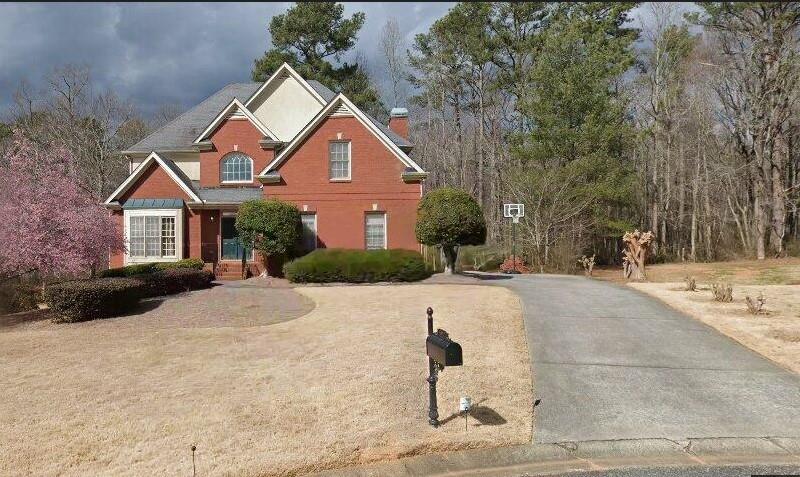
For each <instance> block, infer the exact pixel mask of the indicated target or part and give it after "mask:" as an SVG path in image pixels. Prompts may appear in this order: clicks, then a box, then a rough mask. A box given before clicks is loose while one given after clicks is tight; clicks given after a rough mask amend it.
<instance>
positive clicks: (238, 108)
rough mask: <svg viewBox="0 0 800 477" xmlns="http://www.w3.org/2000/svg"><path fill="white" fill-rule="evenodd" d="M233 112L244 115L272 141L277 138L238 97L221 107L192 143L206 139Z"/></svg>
mask: <svg viewBox="0 0 800 477" xmlns="http://www.w3.org/2000/svg"><path fill="white" fill-rule="evenodd" d="M234 114H241V115H242V116H244V117H245V118H246V119H248V120H249V121H250V124H252V125H253V126H255V127H256V129H258V130H259V132H261V134H263V135H264V136H266V137H267V138H269V139H271V140H273V141H277V140H278V137H277V136H276V135H275V133H273V132H272V131H270V130H269V128H268V127H267V126H265V125H264V124H262V123H261V121H259V120H258V118H256V117H255V116H253V113H251V112H250V110H248V109H247V108H246V107H245V106H244V105H243V104H242V103H241V102H240V101H239V100H238V99H236V98H233V99H232V100H231V102H230V103H228V105H227V106H225V108H223V109H222V111H220V113H219V114H217V116H216V117H215V118H214V120H213V121H211V123H210V124H209V125H208V126H207V127H206V128H205V129H204V130H203V132H201V133H200V135H199V136H197V139H195V140H194V144H198V143H200V142H201V141H203V140H204V139H206V138H207V137H208V136H210V135H211V133H213V132H214V131H215V130H216V129H217V128H218V127H219V125H220V124H221V123H222V121H225V120H226V119H228V118H229V117H231V115H234Z"/></svg>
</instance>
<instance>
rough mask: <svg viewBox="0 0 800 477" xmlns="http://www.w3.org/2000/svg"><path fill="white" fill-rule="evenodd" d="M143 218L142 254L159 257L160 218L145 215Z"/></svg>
mask: <svg viewBox="0 0 800 477" xmlns="http://www.w3.org/2000/svg"><path fill="white" fill-rule="evenodd" d="M144 219H145V222H144V238H145V242H144V254H145V256H147V257H159V256H161V218H160V217H158V216H147V217H145V218H144Z"/></svg>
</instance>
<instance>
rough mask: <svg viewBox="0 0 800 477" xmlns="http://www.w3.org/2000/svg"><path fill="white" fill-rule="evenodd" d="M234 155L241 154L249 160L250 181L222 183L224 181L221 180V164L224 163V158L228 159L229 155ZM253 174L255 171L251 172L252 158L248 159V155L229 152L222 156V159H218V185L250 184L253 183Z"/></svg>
mask: <svg viewBox="0 0 800 477" xmlns="http://www.w3.org/2000/svg"><path fill="white" fill-rule="evenodd" d="M234 153H238V154H242V155H244V156H245V157H247V158H248V159H250V180H249V181H224V180H222V163H223V162H224V161H225V158H226V157H228V156H229V155H231V154H234ZM253 174H255V170H253V158H252V157H250V155H249V154H245V153H243V152H241V151H231V152H228V153H225V155H224V156H222V159H220V161H219V183H220V184H252V183H253Z"/></svg>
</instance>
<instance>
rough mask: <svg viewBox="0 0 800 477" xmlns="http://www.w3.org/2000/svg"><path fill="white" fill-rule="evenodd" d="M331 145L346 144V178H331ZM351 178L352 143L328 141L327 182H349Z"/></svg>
mask: <svg viewBox="0 0 800 477" xmlns="http://www.w3.org/2000/svg"><path fill="white" fill-rule="evenodd" d="M331 144H347V177H337V178H333V177H331V172H333V170H332V169H331ZM352 177H353V142H352V141H345V140H342V141H338V140H337V141H330V142H329V143H328V180H329V181H331V182H350V181H351V180H353V179H352Z"/></svg>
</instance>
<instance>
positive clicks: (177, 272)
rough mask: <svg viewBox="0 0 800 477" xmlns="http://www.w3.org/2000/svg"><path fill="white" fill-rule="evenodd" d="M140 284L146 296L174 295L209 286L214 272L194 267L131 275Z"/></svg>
mask: <svg viewBox="0 0 800 477" xmlns="http://www.w3.org/2000/svg"><path fill="white" fill-rule="evenodd" d="M131 280H135V281H136V282H138V283H139V284H140V285H141V286H142V290H143V294H144V296H146V297H156V296H165V295H174V294H175V293H182V292H186V291H192V290H200V289H203V288H208V287H210V286H211V282H212V281H214V274H213V273H211V272H210V271H208V270H197V269H194V268H170V269H167V270H159V271H157V272H153V273H148V274H143V275H138V276H135V277H131Z"/></svg>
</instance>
